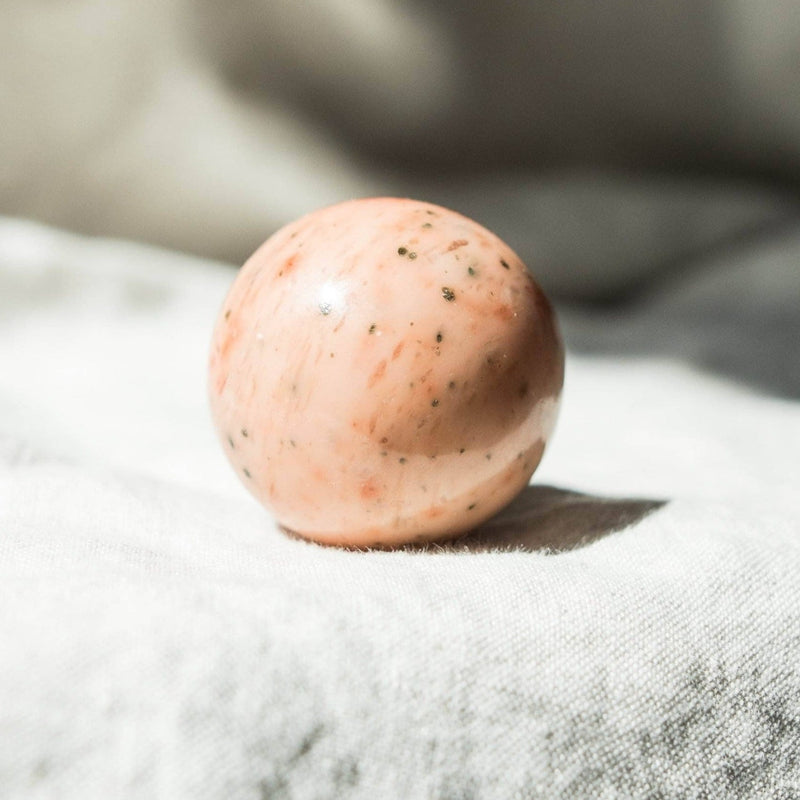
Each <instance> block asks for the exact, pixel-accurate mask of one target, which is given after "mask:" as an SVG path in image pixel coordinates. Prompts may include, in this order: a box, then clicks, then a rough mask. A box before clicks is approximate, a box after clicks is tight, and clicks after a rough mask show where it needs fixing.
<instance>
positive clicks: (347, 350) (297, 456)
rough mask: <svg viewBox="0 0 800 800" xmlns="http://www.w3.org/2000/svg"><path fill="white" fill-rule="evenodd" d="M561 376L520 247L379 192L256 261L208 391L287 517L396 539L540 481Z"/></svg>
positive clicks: (459, 525) (269, 501)
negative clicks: (534, 475)
mask: <svg viewBox="0 0 800 800" xmlns="http://www.w3.org/2000/svg"><path fill="white" fill-rule="evenodd" d="M563 375H564V349H563V345H562V342H561V338H560V335H559V333H558V328H557V324H556V320H555V316H554V313H553V309H552V307H551V305H550V303H549V302H548V300H547V298H546V297H545V295H544V294H543V292H542V290H541V289H540V288H539V286H538V285H537V283H536V282H535V281H534V279H533V278H532V277H531V275H530V274H529V273H528V271H527V269H526V268H525V265H524V264H523V263H522V261H521V260H520V259H519V258H518V257H517V256H516V255H515V253H514V252H513V251H512V250H511V249H510V248H509V247H508V246H507V245H506V244H504V243H503V242H502V241H501V240H500V239H499V238H497V236H495V235H494V234H492V233H491V232H490V231H488V230H486V229H485V228H483V227H481V226H480V225H478V224H477V223H475V222H473V221H472V220H470V219H467V218H466V217H464V216H461V215H460V214H457V213H455V212H453V211H449V210H447V209H444V208H441V207H439V206H435V205H432V204H430V203H425V202H418V201H415V200H406V199H395V198H374V199H364V200H354V201H350V202H346V203H341V204H339V205H336V206H332V207H330V208H325V209H322V210H320V211H316V212H314V213H312V214H309V215H307V216H305V217H303V218H302V219H299V220H297V221H296V222H293V223H291V224H289V225H287V226H286V227H284V228H283V229H281V230H279V231H278V232H277V233H275V234H274V235H273V236H272V237H271V238H270V239H269V240H268V241H267V242H265V243H264V244H263V245H262V246H261V247H260V248H259V249H258V250H257V251H256V252H255V253H254V255H253V256H252V257H251V258H250V259H249V260H248V261H247V263H246V264H245V265H244V267H243V268H242V269H241V271H240V272H239V274H238V276H237V278H236V280H235V281H234V283H233V286H232V288H231V290H230V292H229V294H228V297H227V298H226V300H225V302H224V305H223V307H222V310H221V312H220V315H219V319H218V321H217V324H216V327H215V330H214V334H213V341H212V346H211V358H210V381H209V391H210V401H211V410H212V415H213V418H214V422H215V424H216V427H217V430H218V432H219V435H220V439H221V442H222V445H223V447H224V449H225V452H226V454H227V456H228V458H229V459H230V461H231V464H232V465H233V467H234V468H235V469H236V472H237V473H238V475H239V476H240V478H241V479H242V480H243V481H244V484H245V485H246V486H247V488H248V489H249V490H250V491H251V492H252V493H253V494H254V495H255V496H256V497H257V498H258V499H259V500H260V501H261V502H262V503H263V504H264V505H265V506H266V507H267V508H269V509H270V510H271V511H272V512H273V513H274V515H275V516H276V517H277V519H278V521H279V522H280V523H281V524H282V525H283V526H284V527H285V528H286V529H288V530H290V531H292V532H294V533H296V534H298V535H300V536H303V537H306V538H309V539H313V540H316V541H319V542H322V543H326V544H336V545H345V546H358V547H369V546H397V545H402V544H405V543H410V542H419V541H428V540H434V539H439V538H444V537H448V536H452V535H455V534H458V533H461V532H464V531H466V530H469V529H470V528H473V527H475V526H476V525H478V524H479V523H480V522H482V521H483V520H485V519H487V518H488V517H489V516H491V515H492V514H494V513H495V512H496V511H498V510H499V509H501V508H502V507H503V506H505V505H506V504H507V503H508V502H509V501H510V500H511V499H512V498H513V497H514V496H515V495H516V494H517V493H518V492H519V491H520V490H521V489H522V488H523V487H524V486H525V485H526V484H527V483H528V481H529V479H530V477H531V474H532V473H533V471H534V470H535V469H536V467H537V465H538V464H539V461H540V459H541V457H542V453H543V451H544V448H545V443H546V442H547V440H548V437H549V436H550V434H551V432H552V429H553V426H554V424H555V420H556V415H557V411H558V405H559V400H560V395H561V387H562V383H563Z"/></svg>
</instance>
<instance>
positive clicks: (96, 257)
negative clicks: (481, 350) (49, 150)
mask: <svg viewBox="0 0 800 800" xmlns="http://www.w3.org/2000/svg"><path fill="white" fill-rule="evenodd" d="M723 256H724V257H723ZM723 256H719V255H717V256H714V257H713V258H712V257H709V258H708V259H707V260H706V261H704V262H703V263H702V264H700V265H699V266H698V265H695V266H696V267H697V268H696V269H694V270H693V271H692V272H691V274H688V275H682V276H680V280H678V281H673V283H672V284H671V285H669V286H667V287H662V289H660V290H658V291H654V292H651V294H650V295H649V296H648V297H647V298H646V299H644V300H642V301H640V302H638V303H636V304H635V305H634V306H633V308H632V310H624V309H623V310H620V309H617V310H615V311H608V312H606V313H605V314H603V315H601V316H598V315H597V314H592V315H590V314H588V313H586V312H582V311H580V310H578V309H574V308H573V309H569V308H565V309H563V310H562V312H563V313H562V318H563V320H564V327H565V331H566V335H567V342H568V344H569V345H570V353H569V355H568V368H567V377H566V391H565V397H564V405H563V409H562V413H561V417H560V420H559V425H558V428H557V431H556V434H555V436H554V438H553V441H552V445H551V447H550V448H549V450H548V452H547V453H546V455H545V460H544V462H543V464H542V466H541V468H540V470H539V471H538V472H537V474H536V475H535V477H534V485H533V486H532V487H530V488H529V489H528V490H527V491H526V492H525V493H523V496H522V497H521V498H520V499H519V500H518V501H517V502H516V503H515V504H514V505H513V506H512V507H511V508H510V509H509V510H508V511H507V512H505V513H504V514H503V515H501V516H500V517H498V518H497V519H495V520H493V521H492V522H490V523H488V524H487V525H486V526H484V527H483V528H482V529H481V530H480V531H478V532H476V533H475V534H472V535H470V536H468V537H465V538H464V539H462V540H460V541H458V542H456V543H454V544H452V545H446V546H432V547H429V548H427V549H416V550H413V549H412V550H404V551H400V552H377V551H371V552H351V551H344V550H338V549H333V548H324V547H319V546H316V545H313V544H309V543H305V542H301V541H296V540H292V539H289V538H287V537H285V536H284V535H282V534H281V533H280V531H279V530H278V529H277V528H276V526H275V524H274V522H273V521H272V519H271V518H270V516H269V515H268V514H267V512H265V511H264V510H262V509H261V508H260V507H259V506H258V505H257V504H256V503H255V501H253V500H252V499H251V498H250V497H249V496H248V495H247V494H246V492H245V490H244V489H243V488H242V487H241V486H240V485H239V484H238V482H237V480H236V478H235V476H234V475H233V472H232V470H230V469H229V467H228V465H227V463H226V462H225V460H224V454H223V452H222V449H221V448H220V447H219V446H218V445H217V443H216V441H215V437H214V434H213V432H212V430H211V425H210V421H209V417H208V414H207V410H206V394H205V365H206V350H207V345H208V340H209V337H210V331H211V325H212V323H213V320H214V318H215V315H216V313H217V310H218V308H219V306H220V304H221V302H222V298H223V296H224V293H225V291H226V289H227V286H228V285H229V283H230V282H231V280H232V279H233V274H234V273H233V271H232V270H231V269H230V268H229V267H226V266H225V265H222V264H215V263H211V262H205V261H200V260H196V259H193V258H190V257H187V256H183V255H177V254H173V253H169V252H165V251H160V250H156V249H152V248H148V247H144V246H140V245H131V244H126V243H122V242H114V241H103V240H96V241H91V240H87V239H81V238H79V237H76V236H73V235H68V234H64V233H60V232H56V231H54V230H51V229H47V228H44V227H40V226H38V225H35V224H33V223H30V222H26V221H20V220H14V219H5V220H2V221H0V334H1V335H0V796H2V797H3V798H26V800H27V799H28V798H31V799H33V798H37V799H38V798H48V799H49V798H81V800H90V799H91V798H112V797H114V798H116V797H120V798H165V799H166V800H182V798H187V799H188V798H192V800H198V799H200V798H214V799H216V798H226V800H239V799H240V798H241V799H242V800H245V798H247V799H248V800H249V799H250V798H253V800H256V799H260V798H309V799H310V798H331V797H336V798H343V799H344V800H349V799H350V798H353V799H355V798H364V800H367V799H369V800H373V799H374V798H409V799H415V798H442V800H445V799H447V800H469V799H474V800H477V799H478V798H480V799H483V798H489V799H490V800H493V799H494V798H497V800H507V799H508V798H572V799H574V800H578V799H580V798H592V799H593V800H599V798H676V799H677V798H733V797H735V798H782V799H787V800H788V799H789V798H800V612H798V609H800V492H798V489H800V466H799V465H798V453H800V403H798V402H797V400H796V399H793V398H794V397H796V396H797V394H800V393H795V390H796V388H797V381H798V371H800V370H798V356H797V344H798V340H797V338H795V337H794V334H795V333H796V332H797V319H796V306H797V300H798V298H800V270H798V268H797V264H798V263H800V260H799V259H798V256H800V236H798V235H797V234H796V233H794V232H793V231H792V230H787V231H783V232H782V233H781V234H780V236H776V237H775V238H773V239H771V240H770V241H769V242H766V243H765V242H762V243H754V244H751V245H748V247H747V248H740V249H738V250H737V251H736V254H735V255H732V254H731V253H730V252H727V251H726V254H723ZM720 258H723V260H724V265H725V266H726V267H727V271H725V272H724V277H723V278H722V279H720V275H721V274H723V273H722V272H720V270H721V269H722V266H721V262H720ZM756 275H757V279H756V278H755V277H754V276H756ZM768 312H770V313H768ZM783 312H785V313H783ZM734 320H735V323H736V324H734ZM748 320H749V322H748ZM729 323H730V324H729ZM667 345H669V346H667ZM670 348H671V349H670ZM591 350H593V351H595V352H594V354H591V353H590V351H591ZM754 358H757V359H761V360H763V362H764V363H765V364H767V366H765V367H763V368H758V369H756V368H753V365H752V362H753V360H754ZM701 364H702V365H706V366H709V367H711V368H714V369H715V370H716V371H715V372H708V371H702V370H701V369H700V366H699V365H701ZM722 371H724V374H727V376H728V377H724V374H723V372H722ZM740 379H747V380H749V381H750V383H749V384H744V383H741V382H739V380H740ZM757 387H766V388H767V389H769V390H770V393H767V392H766V391H762V389H760V388H757Z"/></svg>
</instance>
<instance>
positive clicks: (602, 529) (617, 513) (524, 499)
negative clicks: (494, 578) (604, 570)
mask: <svg viewBox="0 0 800 800" xmlns="http://www.w3.org/2000/svg"><path fill="white" fill-rule="evenodd" d="M665 502H666V501H664V500H649V499H619V498H606V497H598V496H596V495H589V494H582V493H580V492H571V491H567V490H565V489H557V488H556V487H554V486H528V487H526V488H525V489H524V490H523V491H522V492H521V493H520V494H519V496H518V497H517V498H516V499H515V500H514V501H513V502H512V503H511V504H510V505H509V506H507V507H506V508H505V509H504V510H503V511H501V512H500V513H499V514H497V515H496V516H494V517H492V518H491V519H490V520H488V521H486V522H484V523H483V525H481V526H480V527H478V528H476V529H475V530H473V531H470V532H469V533H466V534H464V535H462V536H460V537H458V538H457V539H453V540H451V541H449V542H444V543H439V544H438V545H434V546H435V548H436V550H437V551H440V550H441V549H446V550H469V551H473V552H483V551H486V550H530V551H539V550H544V551H550V552H560V551H563V550H574V549H575V548H578V547H583V546H585V545H587V544H591V543H592V542H594V541H596V540H597V539H601V538H602V537H603V536H607V535H608V534H609V533H614V532H615V531H619V530H622V529H623V528H627V527H629V526H630V525H634V524H636V523H637V522H639V521H640V520H642V519H643V518H644V517H646V516H647V515H648V514H650V513H652V512H653V511H655V510H657V509H659V508H661V507H662V506H663V505H664V504H665ZM430 548H431V545H427V547H423V548H408V549H430Z"/></svg>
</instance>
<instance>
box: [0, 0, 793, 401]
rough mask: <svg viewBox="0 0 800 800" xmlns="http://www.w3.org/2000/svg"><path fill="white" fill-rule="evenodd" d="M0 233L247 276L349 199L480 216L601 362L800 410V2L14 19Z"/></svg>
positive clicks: (20, 1)
mask: <svg viewBox="0 0 800 800" xmlns="http://www.w3.org/2000/svg"><path fill="white" fill-rule="evenodd" d="M0 152H1V153H2V158H0V213H3V214H6V215H11V216H19V217H28V218H32V219H35V220H40V221H44V222H47V223H51V224H54V225H57V226H60V227H64V228H68V229H71V230H75V231H78V232H82V233H87V234H94V235H102V236H113V237H126V238H132V239H137V240H142V241H146V242H151V243H155V244H158V245H163V246H167V247H170V248H175V249H178V250H182V251H186V252H189V253H193V254H198V255H201V256H208V257H212V258H215V259H222V260H224V261H228V262H231V263H233V264H239V263H241V262H242V261H243V260H244V259H245V258H246V257H247V256H248V255H249V254H250V253H251V252H252V251H253V250H254V249H255V247H256V246H257V245H258V244H260V243H261V242H262V241H263V240H264V239H265V238H266V237H267V236H268V235H269V234H270V233H272V232H273V231H274V230H275V229H276V228H277V227H279V226H280V225H282V224H284V223H285V222H288V221H289V220H291V219H293V218H295V217H296V216H298V215H299V214H301V213H304V212H306V211H309V210H312V209H313V208H316V207H319V206H322V205H326V204H329V203H333V202H337V201H339V200H343V199H346V198H349V197H355V196H364V195H387V194H390V195H404V196H414V197H418V198H422V199H428V200H432V201H434V202H440V203H442V204H444V205H447V206H450V207H452V208H455V209H456V210H459V211H461V212H463V213H466V214H468V215H470V216H472V217H474V218H475V219H477V220H478V221H480V222H482V223H483V224H485V225H487V226H488V227H490V228H492V229H493V230H495V231H496V232H497V233H498V234H499V235H500V236H502V237H503V238H505V239H506V240H507V241H508V243H509V244H510V245H511V246H512V247H513V248H514V249H515V250H517V251H518V252H519V253H520V255H521V256H522V257H523V259H524V260H525V261H526V262H527V263H528V265H529V267H530V268H531V269H532V271H533V272H534V273H535V274H536V276H537V277H538V279H539V280H540V282H541V283H542V284H543V286H544V287H545V288H546V289H547V290H548V291H549V292H550V293H551V294H552V295H553V296H554V297H555V298H556V300H557V301H558V302H559V303H560V305H561V308H562V318H563V320H564V327H565V331H566V335H567V340H568V343H569V344H570V346H571V347H573V348H575V349H576V350H582V351H590V352H609V353H612V352H613V353H620V352H622V353H629V354H637V353H642V354H644V353H646V354H648V355H653V354H656V355H658V354H663V355H664V356H665V357H679V358H683V359H689V360H691V361H692V362H694V363H695V364H697V365H698V366H701V367H704V368H708V369H712V370H715V371H717V372H719V373H721V374H724V375H726V376H728V377H731V378H733V379H736V380H744V381H747V382H748V383H751V384H752V385H754V386H758V387H760V388H762V389H767V390H769V391H772V392H776V393H779V394H784V395H800V366H798V353H797V342H798V341H800V319H799V318H798V312H797V307H798V302H800V224H798V221H800V216H799V215H798V207H797V188H798V181H800V4H797V3H794V2H789V1H788V0H724V1H723V0H669V1H667V0H654V1H653V2H647V3H641V2H636V0H608V2H603V3H588V2H578V0H562V1H561V2H555V1H554V0H527V1H526V2H518V3H497V2H493V1H492V0H466V2H460V3H455V2H452V1H451V0H436V1H434V0H308V1H307V2H302V3H301V2H291V1H290V0H231V2H228V3H215V2H211V0H0Z"/></svg>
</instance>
